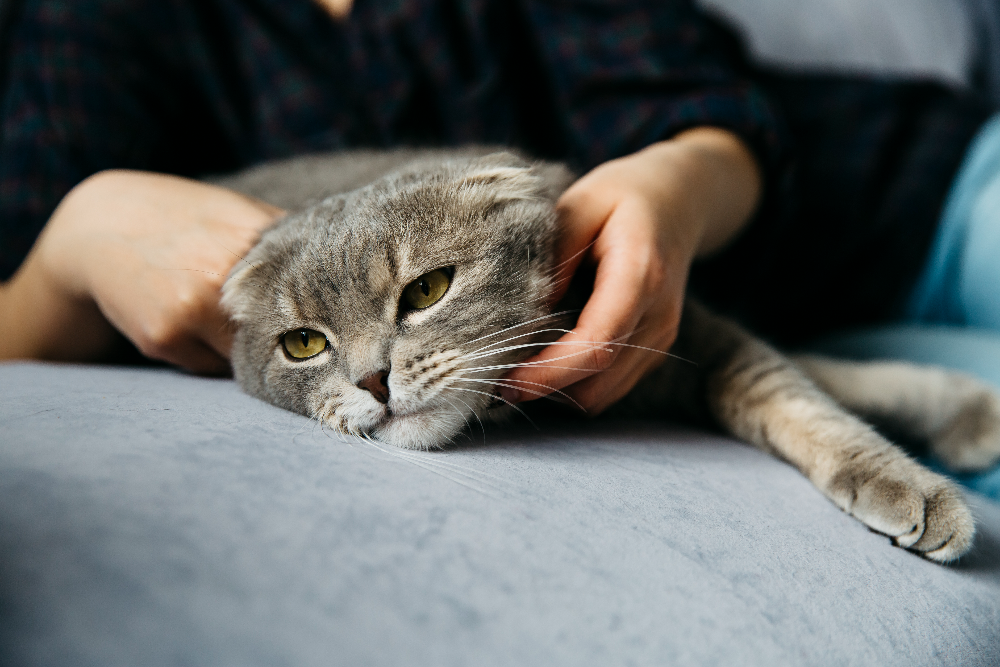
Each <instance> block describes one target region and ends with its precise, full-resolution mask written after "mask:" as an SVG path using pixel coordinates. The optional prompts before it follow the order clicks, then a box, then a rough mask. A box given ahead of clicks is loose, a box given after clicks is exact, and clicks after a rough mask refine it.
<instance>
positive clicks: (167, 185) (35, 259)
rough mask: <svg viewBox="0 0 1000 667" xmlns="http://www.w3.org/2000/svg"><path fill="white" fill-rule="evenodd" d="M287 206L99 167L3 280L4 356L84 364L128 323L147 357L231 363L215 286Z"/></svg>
mask: <svg viewBox="0 0 1000 667" xmlns="http://www.w3.org/2000/svg"><path fill="white" fill-rule="evenodd" d="M281 214H282V211H281V210H280V209H277V208H275V207H273V206H270V205H268V204H265V203H263V202H260V201H257V200H254V199H251V198H248V197H244V196H243V195H240V194H237V193H235V192H231V191H229V190H226V189H223V188H219V187H216V186H212V185H208V184H205V183H200V182H197V181H192V180H189V179H184V178H179V177H175V176H166V175H161V174H154V173H148V172H134V171H107V172H101V173H99V174H97V175H95V176H93V177H91V178H89V179H87V180H85V181H83V182H82V183H81V184H80V185H78V186H77V187H76V188H74V189H73V190H72V191H71V192H70V193H69V194H68V195H66V197H65V198H64V199H63V200H62V202H61V203H60V204H59V206H58V208H57V209H56V211H55V212H54V213H53V214H52V217H51V218H50V219H49V221H48V223H47V224H46V226H45V229H44V230H43V232H42V234H41V236H39V238H38V240H37V241H36V243H35V245H34V247H33V248H32V250H31V252H30V253H29V255H28V257H27V258H26V259H25V261H24V263H23V264H22V265H21V267H20V268H19V269H18V271H17V272H16V273H15V274H14V276H13V277H12V278H11V279H10V280H9V281H7V282H6V283H3V284H2V285H0V359H15V358H33V359H59V360H74V361H86V360H93V359H98V358H100V357H101V356H103V355H105V354H107V353H108V351H109V349H110V347H111V346H112V345H113V344H114V342H115V340H116V338H117V336H116V334H115V330H116V329H117V330H118V331H121V333H122V334H124V335H125V336H126V337H127V338H128V339H129V340H131V341H132V343H133V344H135V345H136V347H137V348H138V349H139V350H140V351H141V352H142V353H143V354H145V355H147V356H149V357H152V358H155V359H162V360H164V361H168V362H170V363H173V364H176V365H179V366H182V367H185V368H187V369H189V370H193V371H196V372H204V373H218V372H223V371H225V370H226V368H227V365H228V362H227V361H226V359H227V357H228V353H229V345H230V337H231V334H230V332H229V330H228V327H227V323H226V318H225V315H224V314H223V313H222V311H221V309H220V308H219V296H220V295H219V288H220V287H221V285H222V283H223V282H224V281H225V277H226V275H227V274H228V272H229V270H230V268H232V266H233V265H234V264H235V263H236V262H238V261H240V257H241V256H242V255H243V254H245V253H246V251H247V250H248V249H249V248H250V247H251V246H252V245H253V243H254V242H255V240H256V238H257V236H258V234H259V232H260V230H261V229H263V228H264V227H265V226H267V225H268V224H270V222H272V221H273V220H275V219H276V218H277V217H279V216H280V215H281Z"/></svg>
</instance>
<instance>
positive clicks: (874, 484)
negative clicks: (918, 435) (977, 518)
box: [831, 456, 976, 563]
mask: <svg viewBox="0 0 1000 667" xmlns="http://www.w3.org/2000/svg"><path fill="white" fill-rule="evenodd" d="M859 464H860V465H864V463H863V462H859ZM831 490H832V491H833V493H832V494H831V497H832V498H833V499H834V501H835V502H837V504H838V505H840V506H841V507H843V508H844V509H845V510H846V511H847V512H849V513H850V514H851V515H853V516H854V517H855V518H857V519H858V520H860V521H861V522H862V523H864V524H865V525H867V526H868V527H870V528H871V529H872V530H874V531H876V532H879V533H882V534H884V535H888V536H889V537H890V538H892V541H893V543H894V544H896V545H898V546H900V547H903V548H904V549H908V550H910V551H914V552H916V553H919V554H921V555H922V556H925V557H926V558H929V559H931V560H934V561H938V562H941V563H947V562H950V561H953V560H955V559H956V558H959V557H960V556H962V555H963V554H964V553H965V552H967V551H968V550H969V548H970V547H971V546H972V541H973V537H974V536H975V532H976V528H975V522H974V521H973V518H972V513H971V512H970V511H969V508H968V506H967V505H966V503H965V500H964V499H963V497H962V493H961V492H960V491H959V490H958V487H957V486H956V485H955V484H954V483H953V482H952V481H950V480H949V479H947V478H945V477H943V476H941V475H938V474H937V473H934V472H931V471H930V470H927V469H926V468H924V467H923V466H921V465H919V464H918V463H916V462H915V461H912V460H911V459H909V458H906V457H903V456H900V457H899V458H897V459H895V460H893V461H891V462H889V463H888V464H886V465H884V466H882V467H881V468H880V469H879V470H878V472H877V473H875V474H874V475H872V474H871V473H870V472H865V471H862V470H856V471H854V474H851V473H850V472H849V471H845V472H844V473H842V474H841V475H838V478H837V479H835V480H834V481H833V483H832V485H831Z"/></svg>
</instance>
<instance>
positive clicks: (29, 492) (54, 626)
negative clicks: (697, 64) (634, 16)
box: [0, 0, 1000, 667]
mask: <svg viewBox="0 0 1000 667" xmlns="http://www.w3.org/2000/svg"><path fill="white" fill-rule="evenodd" d="M2 1H3V0H0V8H2ZM755 1H756V7H757V9H754V8H753V7H752V6H751V5H750V3H749V0H711V4H713V5H714V6H716V8H717V9H719V10H720V11H723V12H727V13H728V15H730V16H733V17H736V19H738V20H740V21H742V22H744V23H745V28H746V29H747V30H748V31H749V33H748V34H749V35H750V37H751V43H752V44H753V45H754V47H755V49H756V52H757V53H758V55H759V56H760V57H761V58H763V59H770V60H772V61H775V60H777V61H781V62H782V63H783V64H786V65H788V66H798V65H808V66H813V67H822V68H841V69H843V68H846V69H857V68H864V67H869V68H871V69H872V70H874V71H877V72H881V73H887V72H891V73H893V74H899V73H900V72H903V73H905V72H907V71H909V72H913V73H917V74H920V75H927V74H931V75H934V76H939V77H941V78H943V79H945V80H947V81H950V82H951V83H954V84H955V85H960V84H962V83H963V82H964V81H966V78H965V77H966V74H967V72H968V70H969V68H970V67H971V66H972V65H971V62H972V59H973V58H975V57H978V56H977V55H976V54H977V53H979V50H977V49H978V47H976V46H975V44H980V43H982V42H976V43H973V42H974V40H975V39H979V38H981V39H988V37H989V35H988V34H987V32H988V31H987V32H983V31H981V30H979V28H977V26H979V25H980V24H978V23H975V22H974V21H973V19H972V18H970V17H973V16H978V15H975V14H973V13H963V14H962V16H961V17H960V18H959V19H956V20H955V21H952V22H951V23H948V21H945V20H943V19H940V17H939V16H938V14H939V13H940V12H939V9H940V6H941V2H937V3H936V5H934V6H932V4H931V3H932V0H921V1H919V2H918V1H916V0H911V1H909V2H905V3H904V2H897V3H893V2H889V1H888V0H882V1H881V2H875V0H870V2H868V3H867V5H866V4H865V3H860V2H858V1H854V0H837V1H834V0H810V2H805V0H801V1H800V2H791V3H790V2H789V0H786V1H785V2H784V5H783V7H784V10H782V9H781V3H778V2H777V0H755ZM707 3H708V0H706V4H707ZM969 3H971V4H970V5H969V7H972V6H973V5H975V7H974V8H973V9H974V10H975V11H980V10H982V7H980V4H983V3H979V4H976V3H978V0H969ZM944 4H945V5H948V6H952V7H954V6H958V5H960V4H962V3H961V2H959V1H958V0H955V1H952V0H948V2H945V3H944ZM807 5H812V6H813V13H812V14H810V13H809V11H807V8H806V6H807ZM921 5H923V6H925V8H926V7H930V8H931V9H929V10H927V11H929V12H930V14H928V15H929V16H931V17H932V18H933V17H938V18H934V20H933V21H931V24H934V23H935V22H936V23H937V25H938V26H939V27H940V26H946V27H947V25H950V26H951V27H948V28H947V30H945V28H941V29H940V30H937V29H935V28H934V27H933V25H931V27H927V26H928V25H929V24H927V23H926V22H925V23H922V24H920V25H923V26H924V27H923V28H922V29H923V30H924V32H923V33H921V32H920V31H919V30H916V29H909V28H908V29H904V30H901V32H900V33H899V34H895V33H894V34H889V33H887V32H886V31H885V30H882V29H880V28H879V26H880V25H883V24H881V23H879V22H878V21H866V19H865V16H864V15H863V12H862V10H861V9H859V7H862V8H863V7H864V6H868V7H869V8H870V9H871V11H878V12H882V14H884V15H885V16H893V15H894V11H895V10H897V9H898V10H899V11H903V12H910V13H912V12H913V11H914V8H915V7H917V8H918V9H919V6H921ZM963 6H964V5H963ZM748 7H750V9H748ZM817 7H819V8H820V9H819V10H817V9H816V8H817ZM790 8H792V9H794V11H792V9H790ZM838 8H839V9H838ZM973 9H970V10H969V11H970V12H972V11H973ZM820 10H821V11H820ZM824 12H825V13H824ZM830 12H833V14H831V13H830ZM838 12H839V13H838ZM832 15H835V18H836V16H839V17H841V18H842V19H844V22H845V23H847V24H852V25H853V28H852V29H853V30H861V31H862V33H860V36H858V35H859V33H853V34H854V37H852V39H853V40H854V43H855V44H856V45H862V46H857V47H856V48H855V51H854V52H855V54H857V53H860V51H864V48H868V49H869V51H870V50H871V49H872V48H874V47H872V42H871V40H872V39H878V40H881V42H880V43H881V44H883V46H885V49H883V50H882V51H879V52H878V53H874V54H873V53H871V52H868V53H861V55H857V57H854V56H850V55H849V54H847V55H845V53H846V52H847V51H849V50H850V49H849V48H846V45H848V44H849V42H848V41H845V39H840V41H839V42H838V41H837V40H836V38H835V36H834V37H831V36H830V31H831V30H834V31H836V30H838V29H841V28H843V26H837V25H835V24H836V21H833V20H831V19H830V16H832ZM776 16H777V17H778V18H780V19H781V20H782V21H784V22H785V23H784V24H788V23H791V25H790V26H788V25H785V27H784V28H782V29H781V30H778V31H775V29H774V26H775V21H776V20H777V19H775V17H776ZM795 16H798V20H799V21H800V23H798V24H796V23H795V22H794V20H793V19H794V18H795ZM907 16H910V14H907ZM949 16H950V15H949ZM817 17H818V18H817ZM845 17H846V18H845ZM848 19H851V20H848ZM901 20H902V19H901ZM907 20H910V19H907ZM852 21H853V23H852ZM946 24H947V25H946ZM893 25H896V23H893ZM899 25H908V24H906V23H905V21H903V22H902V23H899ZM865 26H868V28H867V29H868V30H869V31H870V33H872V34H869V35H868V38H870V39H866V37H865V35H864V33H863V31H864V30H865V29H866V28H865ZM955 26H958V27H955ZM848 27H850V26H848ZM949 30H950V31H951V32H948V31H949ZM872 31H874V32H877V33H878V34H874V32H872ZM942 31H943V32H942ZM980 32H982V34H980ZM928 35H930V37H928ZM977 35H979V37H978V38H977ZM893 39H895V40H896V41H895V42H893V41H892V40H893ZM824 40H826V41H824ZM830 40H833V41H830ZM887 40H888V41H887ZM827 43H832V44H841V45H845V49H842V50H838V49H828V50H827V51H826V52H825V51H824V48H825V47H824V46H823V45H824V44H827ZM803 44H805V46H803ZM810 45H811V46H810ZM862 47H864V48H862ZM803 49H804V50H803ZM886 49H887V50H886ZM914 49H916V51H914ZM921 49H923V50H921ZM935 49H937V51H935ZM941 49H944V51H941ZM876 50H877V49H876ZM824 53H825V55H824ZM880 54H881V55H880ZM980 55H981V54H980ZM862 56H863V57H862ZM880 58H881V60H880ZM907 59H909V60H907ZM887 63H888V64H887ZM827 349H830V350H834V351H838V352H841V353H846V354H854V355H857V356H865V355H869V356H872V355H874V356H902V357H906V356H910V357H913V358H918V359H919V360H922V361H936V362H939V363H945V364H949V365H954V366H958V367H964V368H966V369H967V370H970V371H972V372H977V373H979V374H981V375H983V376H984V377H986V378H987V379H990V380H992V381H994V382H997V383H1000V337H998V336H996V335H990V334H967V333H962V332H948V331H938V332H931V333H930V334H928V333H927V332H907V331H902V332H900V331H896V332H879V333H876V334H871V335H867V336H866V335H862V336H858V337H854V338H845V339H841V340H840V341H833V342H831V343H829V344H828V346H827ZM970 501H971V502H972V504H973V507H974V512H975V515H976V518H977V521H978V524H979V534H978V538H977V542H976V545H975V548H974V550H973V552H972V554H971V555H970V556H968V557H967V558H965V559H964V560H963V561H962V562H961V563H960V564H958V565H956V566H951V567H943V566H939V565H936V564H933V563H930V562H927V561H924V560H921V559H920V558H918V557H916V556H914V555H912V554H910V553H908V552H905V551H903V550H900V549H897V548H894V547H892V546H890V545H889V543H888V540H887V539H886V538H884V537H881V536H879V535H876V534H874V533H871V532H869V531H868V530H866V529H865V528H864V527H863V526H862V525H861V524H859V523H857V522H855V521H854V520H852V519H851V518H850V517H848V516H846V515H844V514H843V513H841V512H840V511H839V510H837V509H836V508H835V507H834V506H833V505H831V504H830V503H829V502H827V501H826V500H825V499H824V498H822V497H821V496H820V495H819V493H817V492H816V491H815V490H814V489H813V488H812V487H811V486H810V485H809V483H808V482H807V481H806V480H805V479H803V478H802V477H801V476H800V475H799V474H798V473H796V472H795V471H794V470H792V469H791V468H790V467H788V466H787V465H785V464H783V463H781V462H779V461H777V460H775V459H773V458H771V457H769V456H766V455H764V454H762V453H760V452H758V451H756V450H754V449H753V448H751V447H749V446H747V445H744V444H741V443H739V442H736V441H733V440H731V439H728V438H723V437H720V436H717V435H712V434H708V433H702V432H695V431H690V430H685V429H682V428H678V427H675V426H671V425H668V424H663V423H653V422H646V423H635V422H631V423H623V422H602V421H598V422H595V423H576V424H568V423H552V422H542V423H540V424H539V427H538V430H535V429H532V428H530V427H528V426H523V427H518V428H515V429H510V430H505V431H495V432H491V433H489V434H487V435H485V436H484V435H483V434H482V433H480V432H476V433H475V434H474V435H473V437H471V438H470V440H469V441H468V442H466V443H464V444H463V445H462V446H460V447H456V448H454V449H452V450H450V451H447V452H441V453H420V454H418V453H404V452H399V451H392V450H388V449H385V448H378V447H375V446H373V445H371V444H367V443H364V442H361V441H355V440H342V439H339V438H338V437H336V436H334V435H332V434H330V433H329V432H327V431H325V430H324V429H323V428H321V427H320V426H319V425H318V424H316V423H315V422H312V421H310V420H308V419H305V418H302V417H299V416H297V415H293V414H290V413H287V412H283V411H281V410H278V409H276V408H273V407H271V406H268V405H265V404H263V403H261V402H259V401H257V400H255V399H252V398H249V397H247V396H244V395H243V394H241V393H240V392H239V391H238V389H237V388H236V387H235V385H234V384H233V383H232V382H230V381H225V380H212V379H205V378H198V377H192V376H189V375H185V374H183V373H179V372H176V371H170V370H163V369H149V368H145V369H140V368H125V367H94V366H72V365H50V364H30V363H15V364H0V665H5V666H10V667H28V666H30V667H38V666H60V667H62V666H67V667H69V666H73V667H77V666H79V667H86V666H90V665H94V666H108V667H113V666H119V665H120V666H134V665H156V666H159V665H163V666H167V665H190V666H196V665H206V666H207V665H213V666H214V665H232V666H242V665H261V666H264V665H267V666H270V665H290V666H293V665H294V666H312V665H317V666H326V665H406V666H409V665H413V666H419V665H428V666H432V665H433V666H437V665H675V664H676V665H723V664H732V665H760V666H767V667H777V666H783V665H886V666H891V665H906V666H907V667H912V666H921V665H962V666H966V665H968V666H973V665H982V666H984V667H986V666H996V665H1000V504H997V503H995V502H992V501H989V500H986V499H984V498H982V497H980V496H977V495H976V494H974V493H972V492H970Z"/></svg>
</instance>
